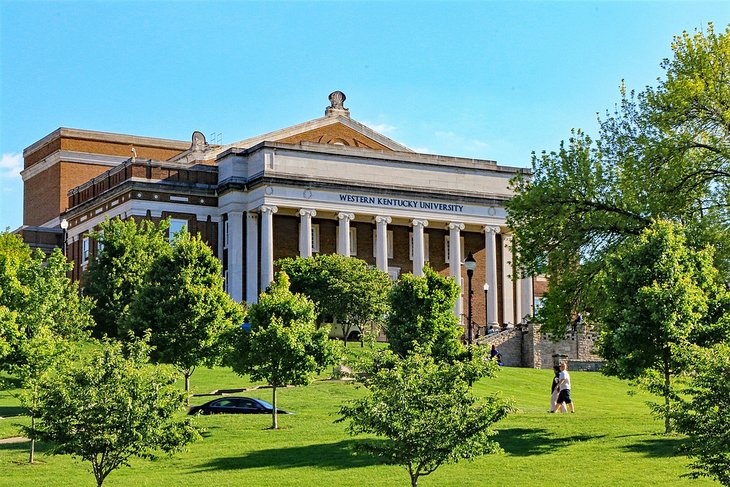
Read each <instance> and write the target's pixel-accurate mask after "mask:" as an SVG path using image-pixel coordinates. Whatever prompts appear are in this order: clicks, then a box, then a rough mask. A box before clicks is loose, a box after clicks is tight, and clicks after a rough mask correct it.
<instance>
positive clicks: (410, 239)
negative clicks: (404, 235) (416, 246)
mask: <svg viewBox="0 0 730 487" xmlns="http://www.w3.org/2000/svg"><path fill="white" fill-rule="evenodd" d="M428 247H429V240H428V234H427V233H426V232H424V233H423V261H424V262H428V261H429V258H428ZM408 255H409V256H410V257H409V258H410V259H411V260H413V232H410V233H408Z"/></svg>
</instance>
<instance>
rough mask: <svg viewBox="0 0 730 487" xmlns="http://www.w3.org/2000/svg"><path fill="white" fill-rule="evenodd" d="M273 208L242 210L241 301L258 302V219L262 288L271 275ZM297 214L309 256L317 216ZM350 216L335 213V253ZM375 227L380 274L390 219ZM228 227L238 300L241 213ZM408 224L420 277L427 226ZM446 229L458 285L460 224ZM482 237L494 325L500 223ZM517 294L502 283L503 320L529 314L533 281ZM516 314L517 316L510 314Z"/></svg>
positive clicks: (344, 246) (506, 246) (232, 285)
mask: <svg viewBox="0 0 730 487" xmlns="http://www.w3.org/2000/svg"><path fill="white" fill-rule="evenodd" d="M277 211H278V208H277V207H276V206H273V205H263V206H261V207H260V208H259V211H258V213H256V212H247V213H246V215H247V217H246V240H247V243H248V244H247V245H246V270H247V272H246V301H247V302H249V303H255V302H257V300H258V291H259V287H258V282H259V281H258V278H259V255H258V249H259V246H258V245H256V244H257V243H258V218H259V215H260V218H261V259H260V265H261V267H260V277H261V283H262V287H264V288H265V287H267V286H268V285H269V283H270V282H271V281H272V280H273V278H274V233H273V216H274V213H276V212H277ZM298 214H299V218H300V225H299V255H300V256H301V257H311V255H312V218H313V217H315V216H316V215H317V211H316V210H315V209H313V208H302V209H300V210H299V211H298ZM354 218H355V215H354V214H353V213H349V212H340V213H338V214H337V219H338V221H339V228H338V233H339V240H338V245H337V253H338V254H341V255H349V254H350V222H352V221H353V220H354ZM373 221H374V223H375V225H376V236H377V248H376V249H375V256H376V257H375V262H376V267H377V268H378V269H379V270H381V271H384V272H387V271H388V225H389V224H390V223H391V222H392V219H391V217H389V216H386V215H376V216H375V218H374V219H373ZM228 222H229V223H228V225H229V232H230V235H232V236H234V237H233V238H231V241H230V242H229V245H228V269H229V273H228V279H229V284H228V292H229V293H230V295H231V297H232V298H233V299H235V300H236V301H241V300H242V299H243V289H242V282H243V279H242V276H241V273H242V269H243V245H242V242H241V240H240V239H237V238H235V236H236V235H241V234H242V232H243V212H240V211H232V212H229V213H228ZM411 224H412V227H413V274H414V275H416V276H422V275H423V267H424V265H425V239H424V229H425V228H426V227H428V220H424V219H420V218H415V219H413V220H412V221H411ZM447 228H448V230H449V247H450V256H449V257H450V258H449V269H450V275H451V277H453V278H454V279H455V280H456V282H457V283H459V284H460V285H461V282H462V280H461V264H462V261H463V259H464V256H463V255H461V245H460V242H461V232H462V231H463V230H464V224H463V223H460V222H451V223H449V224H448V225H447ZM483 231H484V236H485V241H484V247H485V256H486V266H485V267H486V273H485V282H486V284H487V285H488V286H489V292H488V293H487V300H488V303H487V319H488V321H489V325H490V326H496V325H497V312H498V297H497V244H496V235H497V234H498V233H500V227H498V226H490V225H487V226H485V227H484V229H483ZM511 241H512V236H511V235H508V234H506V235H502V245H503V248H502V268H503V269H504V275H503V282H504V283H510V282H511V280H512V275H511V269H512V263H511V261H512V244H511ZM515 289H516V296H515V295H513V289H512V286H511V285H503V286H502V310H503V316H504V317H505V321H506V322H509V321H511V320H510V319H509V318H508V317H512V316H517V317H518V318H519V320H518V321H521V320H522V318H523V317H524V316H529V315H532V292H533V290H532V279H520V280H519V283H518V285H517V286H516V287H515ZM462 309H463V304H462V300H461V299H459V300H457V303H456V305H455V308H454V312H455V314H456V315H457V316H461V315H462ZM515 313H516V314H515Z"/></svg>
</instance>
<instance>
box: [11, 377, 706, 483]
mask: <svg viewBox="0 0 730 487" xmlns="http://www.w3.org/2000/svg"><path fill="white" fill-rule="evenodd" d="M571 376H572V379H573V380H572V382H573V399H574V401H575V404H576V413H575V414H547V412H546V411H547V409H548V406H549V399H550V388H549V384H550V380H551V378H552V371H548V370H532V369H517V368H504V369H502V371H501V373H500V375H499V377H498V378H496V379H491V380H483V381H481V382H479V383H477V384H475V386H474V390H475V393H476V394H479V395H484V394H487V393H491V392H495V391H501V394H503V395H504V396H505V397H511V398H512V399H513V401H514V405H515V407H516V409H517V411H516V412H515V413H513V414H511V415H510V416H509V417H508V418H507V419H506V420H504V421H502V422H500V423H499V424H498V425H497V429H498V430H499V437H498V439H499V442H500V444H501V445H502V448H503V449H504V453H503V454H500V455H490V456H484V457H481V458H479V459H477V460H475V461H473V462H462V463H459V464H456V465H446V466H443V467H441V468H440V469H439V470H437V471H436V472H435V473H433V474H432V475H430V476H427V477H422V478H421V480H420V481H419V485H421V486H429V485H431V486H483V485H496V486H505V487H508V486H542V485H545V486H554V485H560V484H567V485H572V486H621V485H625V486H637V485H647V486H648V485H662V484H671V485H672V486H684V485H686V486H698V487H699V486H703V485H719V484H717V483H713V482H710V481H709V480H690V479H687V478H683V477H680V475H682V474H683V473H687V471H688V470H687V468H686V465H687V463H688V462H687V459H686V458H685V457H683V456H681V455H677V454H676V453H675V448H676V447H677V445H679V444H680V442H681V441H682V437H680V436H664V435H661V434H659V433H660V432H661V431H662V427H663V426H662V424H661V423H660V422H658V421H655V420H654V419H652V418H651V417H650V416H649V412H648V408H647V407H646V405H645V404H644V402H645V401H646V400H647V399H649V398H648V396H646V395H645V394H636V395H629V394H627V391H628V390H629V387H628V385H627V384H626V383H625V382H622V381H619V380H616V379H612V378H607V377H604V376H602V375H600V374H598V373H588V372H584V373H581V372H572V373H571ZM247 385H250V384H248V383H247V382H246V381H245V380H241V379H240V378H239V377H237V376H236V375H235V374H233V373H231V372H230V371H229V370H228V369H221V368H217V369H200V370H199V371H197V372H196V373H195V375H194V376H193V388H194V390H195V391H196V392H203V391H211V390H215V389H223V388H231V387H243V386H247ZM360 394H362V389H359V388H358V387H357V386H355V385H353V384H351V383H344V382H332V381H318V382H316V383H314V384H312V385H310V386H308V387H299V388H288V389H285V390H281V391H280V393H279V406H280V407H282V408H284V409H287V410H290V411H295V412H296V414H293V415H286V416H281V417H280V419H279V421H280V425H281V426H282V427H283V429H281V430H279V431H271V430H267V429H266V428H268V427H269V426H270V423H271V420H270V418H269V417H268V416H226V415H218V416H207V417H199V418H198V420H197V421H198V425H199V426H201V427H203V428H205V432H204V438H203V440H202V441H200V442H197V443H195V444H193V445H192V446H191V447H190V448H189V449H188V451H186V452H184V453H180V454H177V455H175V456H173V457H163V458H160V459H158V460H154V461H146V460H135V461H133V463H132V467H131V468H123V469H120V470H118V471H116V472H114V473H112V474H111V475H110V476H109V477H108V479H107V481H106V482H105V484H104V485H106V486H110V487H113V486H134V487H142V486H155V487H158V486H179V485H187V486H213V485H221V486H234V485H235V486H241V485H248V486H320V485H325V486H331V487H334V486H394V485H403V486H406V485H410V482H409V479H408V474H407V472H406V471H405V469H403V468H402V467H397V466H389V465H384V464H382V462H380V461H379V460H378V459H376V458H372V457H368V456H355V455H353V454H352V452H351V447H352V446H353V445H354V444H355V443H357V442H358V441H359V439H358V438H351V437H349V436H348V435H347V434H345V432H344V426H343V424H335V423H334V420H335V419H336V418H337V409H338V407H339V405H340V404H341V403H342V402H343V401H346V400H348V399H352V398H355V397H358V396H359V395H360ZM247 395H252V396H254V397H260V398H262V399H265V400H269V401H270V399H271V398H270V391H269V390H267V389H262V390H258V391H255V392H251V393H248V394H247ZM208 399H209V398H205V397H196V398H193V401H192V402H193V403H194V404H200V403H203V402H205V401H207V400H208ZM21 413H22V411H21V410H20V409H19V408H18V401H17V400H16V399H15V397H14V396H12V395H11V394H10V392H8V391H4V392H0V416H11V415H18V414H21ZM27 423H28V419H27V418H26V417H24V416H14V417H10V418H6V419H2V420H0V438H6V437H10V436H15V435H17V434H18V428H17V425H18V424H27ZM39 450H40V451H41V452H43V451H44V446H43V445H41V446H40V447H39ZM37 458H38V460H39V462H38V463H37V464H35V465H28V464H27V463H25V462H27V443H14V444H0V486H14V487H22V486H29V487H37V486H39V485H53V486H69V487H70V486H73V487H77V486H86V485H88V486H92V485H95V482H94V478H93V475H92V474H91V473H90V470H89V466H88V464H87V463H83V462H81V461H79V460H74V459H71V458H70V457H68V456H50V455H44V454H42V453H41V454H40V455H38V457H37Z"/></svg>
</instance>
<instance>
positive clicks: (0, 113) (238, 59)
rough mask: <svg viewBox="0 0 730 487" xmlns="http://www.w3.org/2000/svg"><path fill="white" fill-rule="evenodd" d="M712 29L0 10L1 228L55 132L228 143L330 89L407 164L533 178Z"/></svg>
mask: <svg viewBox="0 0 730 487" xmlns="http://www.w3.org/2000/svg"><path fill="white" fill-rule="evenodd" d="M708 21H713V22H714V23H715V24H716V25H717V26H718V27H723V26H725V25H727V23H728V22H730V1H727V0H726V1H717V2H702V1H697V2H692V1H683V2H659V1H654V2H643V3H642V2H629V1H623V2H516V1H515V2H487V1H484V2H474V1H473V2H463V3H459V2H424V1H420V2H384V1H380V2H347V3H345V2H329V1H328V2H324V1H322V2H304V1H296V2H248V1H227V2H192V1H178V2H161V1H155V2H143V1H135V2H121V1H108V2H102V1H96V2H69V1H58V2H35V1H8V0H0V56H1V57H0V70H1V74H0V76H1V78H0V79H1V84H0V155H1V156H2V159H1V160H0V229H4V228H5V227H10V228H11V229H15V228H17V227H18V226H19V225H20V224H21V223H22V181H21V178H20V175H19V170H20V166H21V165H22V152H23V149H24V148H25V147H27V146H29V145H30V144H32V143H33V142H35V141H36V140H38V139H40V138H41V137H43V136H45V135H47V134H48V133H50V132H52V131H53V130H55V129H56V128H58V127H72V128H80V129H90V130H100V131H108V132H119V133H125V134H133V135H144V136H151V137H162V138H172V139H181V140H189V138H190V135H191V133H192V132H193V131H194V130H200V131H202V132H203V133H205V134H206V135H209V134H211V133H213V132H218V133H221V134H222V141H223V143H230V142H233V141H236V140H241V139H245V138H248V137H251V136H254V135H258V134H261V133H264V132H268V131H271V130H276V129H279V128H283V127H286V126H289V125H293V124H296V123H300V122H303V121H306V120H310V119H313V118H317V117H320V116H322V115H323V114H324V108H325V107H326V106H327V105H328V104H329V103H328V100H327V95H328V94H329V93H330V92H332V91H334V90H341V91H343V92H345V94H346V95H347V101H346V103H345V106H346V107H348V108H350V111H351V114H352V117H353V118H354V119H356V120H358V121H360V122H363V123H365V124H367V125H369V126H371V127H372V128H374V129H376V130H379V131H381V132H382V133H384V134H385V135H387V136H389V137H391V138H393V139H395V140H397V141H398V142H401V143H402V144H405V145H406V146H408V147H410V148H413V149H415V150H418V151H423V152H430V153H436V154H445V155H454V156H466V157H476V158H481V159H492V160H496V161H497V162H498V163H499V164H503V165H511V166H528V165H529V164H530V153H531V151H533V150H535V151H538V152H539V151H541V150H543V149H545V150H552V149H555V148H557V146H558V144H559V142H560V140H562V139H566V138H567V137H569V134H570V129H571V128H573V127H580V128H583V129H585V130H586V131H587V132H589V133H595V131H596V113H597V112H601V113H603V112H605V110H606V109H610V108H612V107H613V106H614V105H615V103H616V102H617V101H618V99H619V91H618V88H619V85H620V83H621V80H622V79H625V80H626V83H627V85H628V86H629V87H631V88H637V89H639V90H640V89H642V88H643V87H644V86H646V85H647V84H652V85H653V84H655V83H656V78H657V77H658V76H660V75H661V73H662V71H661V69H660V67H659V63H660V62H661V60H662V58H665V57H668V56H670V55H671V50H670V43H671V41H672V36H673V35H677V34H680V33H681V32H682V31H683V30H688V31H692V30H694V29H695V28H701V27H703V26H704V25H706V23H707V22H708Z"/></svg>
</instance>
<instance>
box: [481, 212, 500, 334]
mask: <svg viewBox="0 0 730 487" xmlns="http://www.w3.org/2000/svg"><path fill="white" fill-rule="evenodd" d="M498 233H499V227H497V226H491V225H487V226H485V227H484V254H485V255H484V256H485V258H486V260H487V261H486V266H485V267H486V269H487V270H486V276H485V279H484V282H486V283H487V285H489V291H488V292H487V315H488V316H487V319H488V321H489V327H490V328H499V322H498V321H497V316H499V313H498V311H499V309H498V308H497V306H499V305H498V300H497V234H498Z"/></svg>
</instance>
